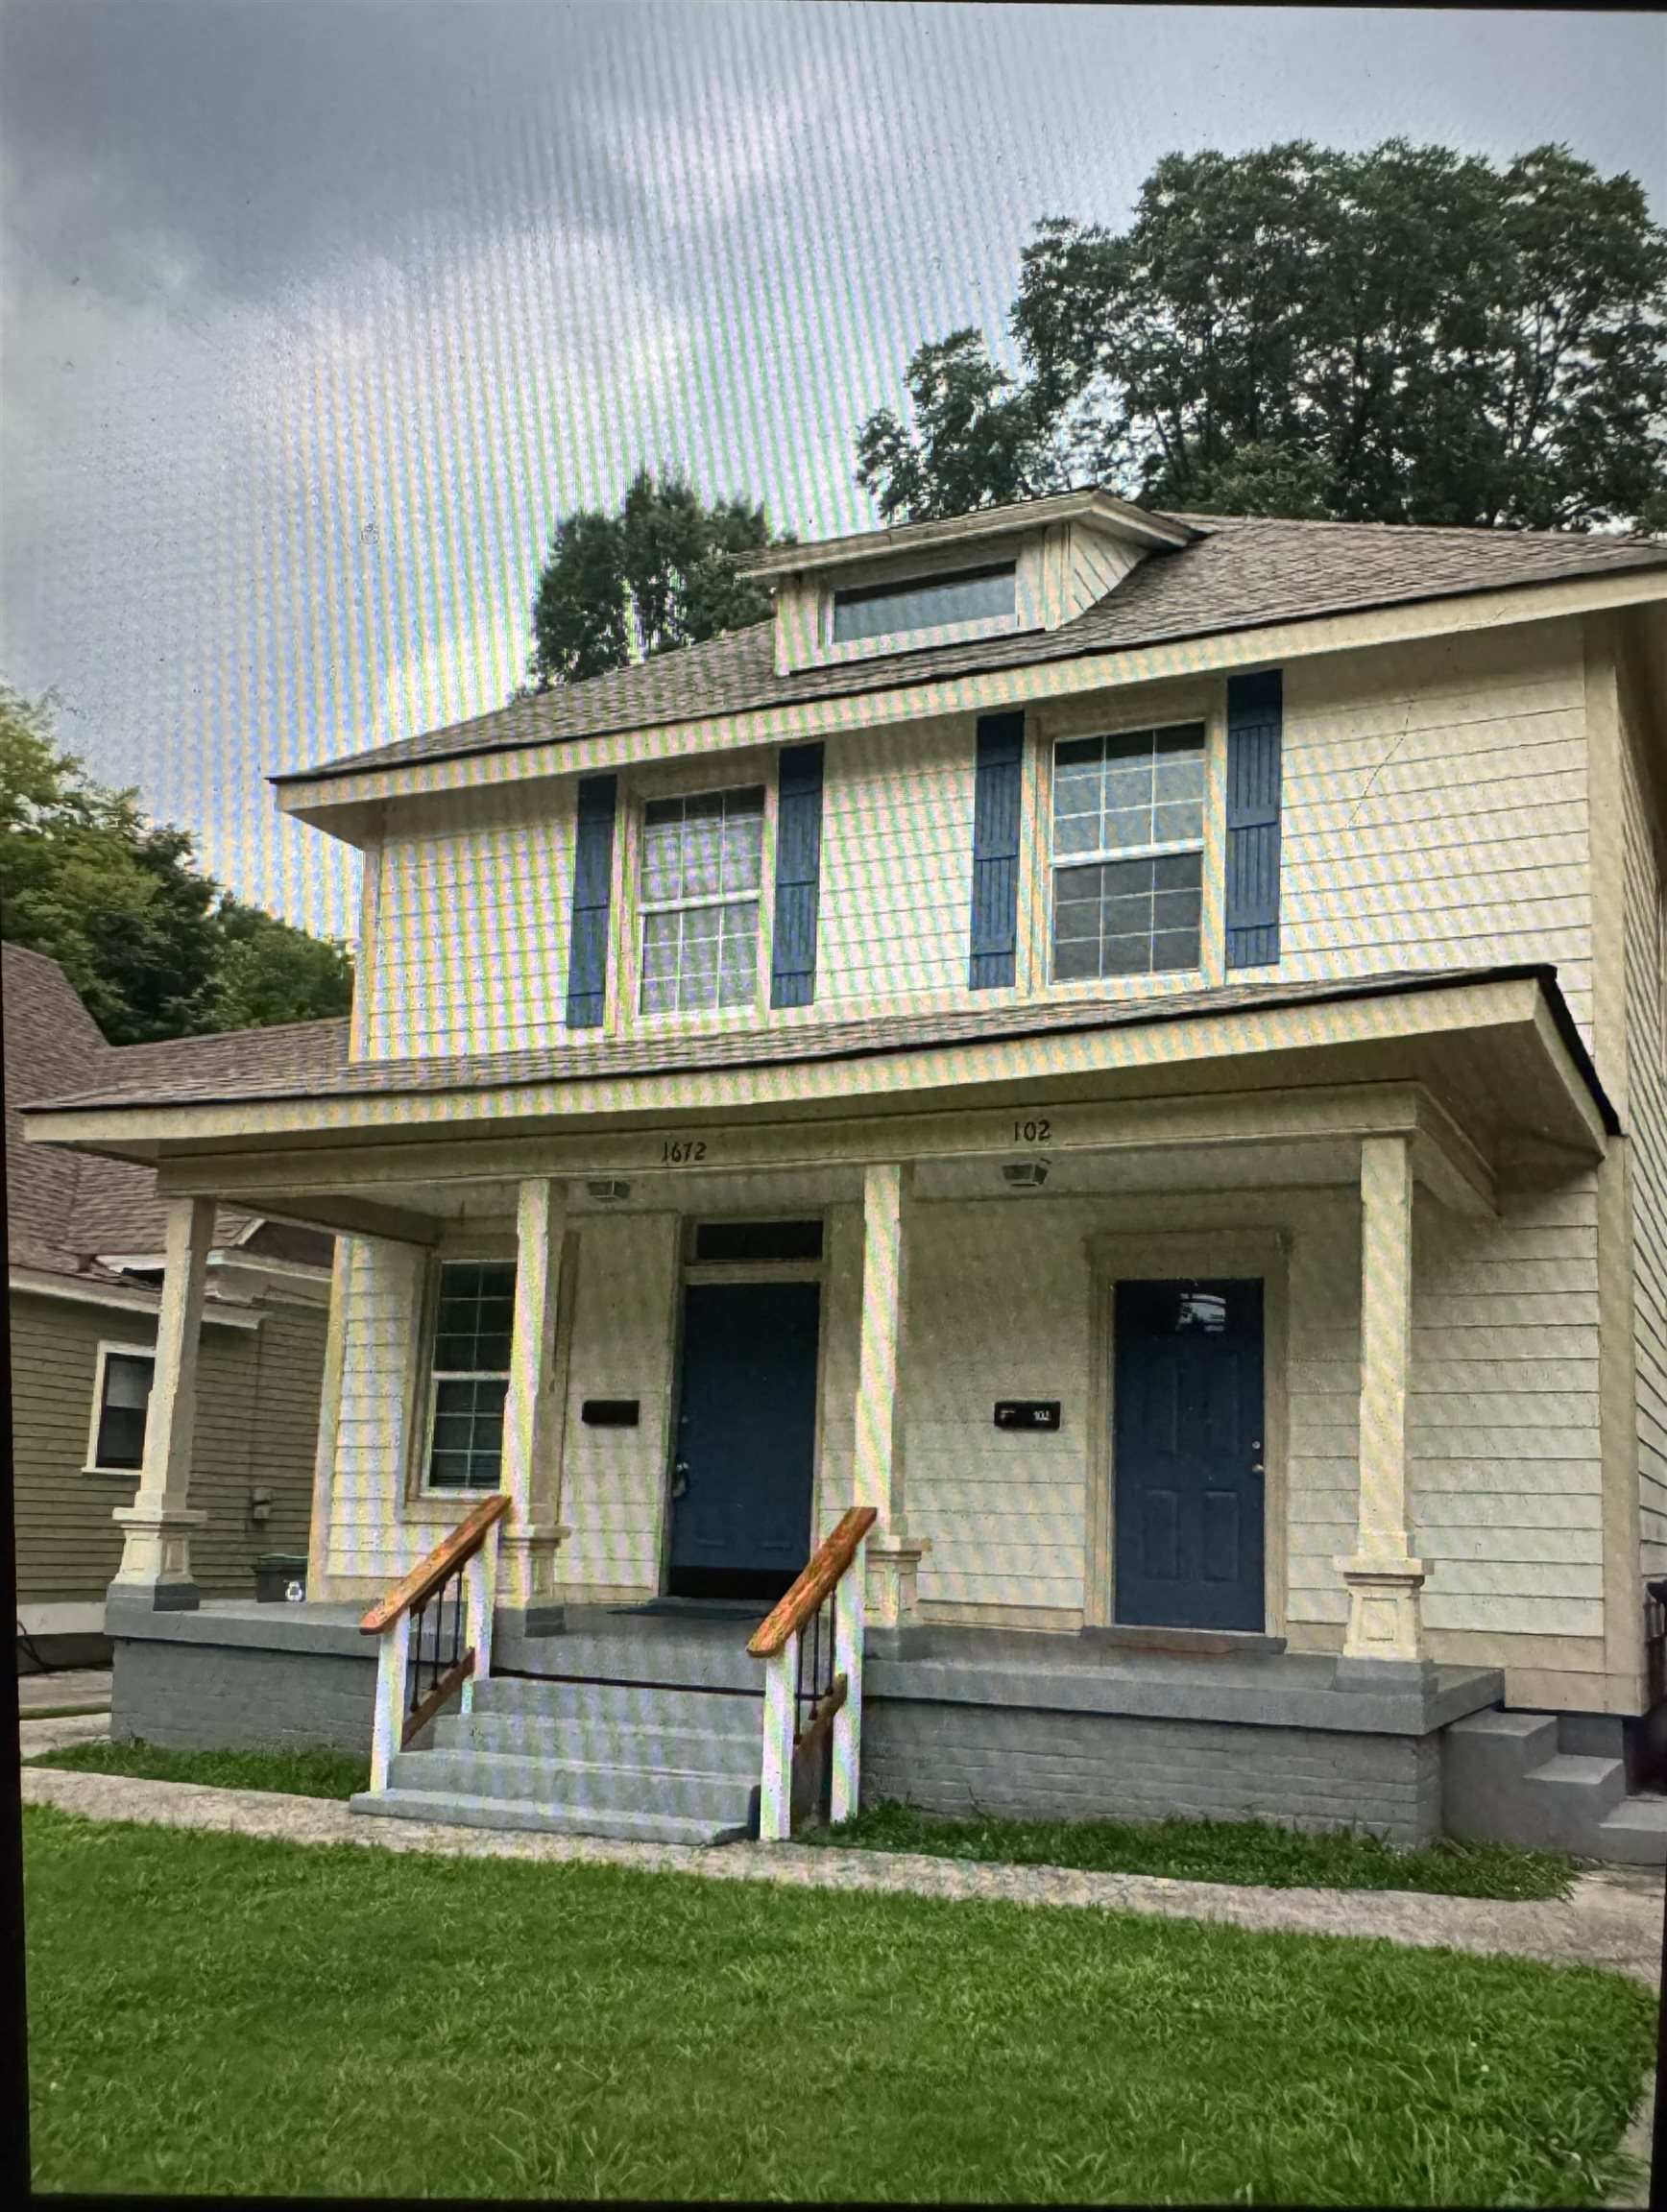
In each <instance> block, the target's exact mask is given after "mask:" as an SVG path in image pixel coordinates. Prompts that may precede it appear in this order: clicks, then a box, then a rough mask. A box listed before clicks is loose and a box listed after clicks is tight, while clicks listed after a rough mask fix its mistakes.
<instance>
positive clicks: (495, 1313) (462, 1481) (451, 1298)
mask: <svg viewBox="0 0 1667 2212" xmlns="http://www.w3.org/2000/svg"><path fill="white" fill-rule="evenodd" d="M514 1324H515V1262H514V1261H513V1260H461V1261H447V1262H446V1264H445V1265H444V1266H442V1268H441V1270H440V1296H439V1299H438V1301H437V1310H436V1313H435V1318H434V1358H433V1361H432V1376H433V1384H432V1387H433V1402H432V1418H431V1420H430V1423H429V1441H428V1483H429V1487H430V1488H431V1489H434V1490H495V1489H496V1488H497V1485H498V1479H499V1477H500V1475H501V1473H502V1470H503V1403H504V1399H505V1397H506V1396H507V1395H508V1392H509V1349H510V1336H511V1334H512V1331H513V1328H514Z"/></svg>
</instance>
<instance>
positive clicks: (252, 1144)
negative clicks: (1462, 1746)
mask: <svg viewBox="0 0 1667 2212" xmlns="http://www.w3.org/2000/svg"><path fill="white" fill-rule="evenodd" d="M192 1042H193V1043H194V1042H195V1041H192ZM208 1042H210V1043H212V1044H214V1045H215V1046H227V1045H230V1044H231V1043H232V1042H233V1040H231V1039H225V1038H220V1039H213V1040H209V1041H208ZM241 1042H242V1043H243V1045H244V1046H245V1050H244V1053H243V1055H242V1063H241V1066H238V1065H235V1064H234V1063H233V1062H232V1060H231V1059H230V1057H229V1056H227V1057H223V1056H221V1055H219V1054H216V1055H215V1057H214V1059H213V1061H212V1063H210V1064H207V1065H205V1064H203V1063H201V1062H197V1063H195V1064H194V1060H193V1056H192V1055H191V1054H189V1053H186V1052H185V1051H184V1050H183V1048H181V1064H180V1066H179V1068H178V1069H177V1070H173V1071H171V1077H170V1079H167V1080H161V1081H157V1080H153V1081H149V1082H146V1083H144V1084H142V1085H138V1086H135V1087H133V1088H132V1089H122V1090H116V1091H109V1090H107V1091H101V1092H98V1093H91V1094H83V1095H82V1096H80V1097H78V1098H72V1099H65V1100H58V1101H56V1102H54V1103H52V1104H50V1105H45V1104H42V1105H39V1106H36V1107H35V1108H34V1109H33V1110H32V1111H31V1113H30V1114H29V1117H28V1133H29V1136H30V1137H31V1138H32V1139H33V1140H35V1141H43V1140H44V1141H47V1142H58V1143H63V1144H70V1145H74V1146H77V1147H80V1148H83V1149H85V1150H89V1151H95V1152H103V1153H107V1154H113V1155H115V1156H116V1157H126V1158H129V1159H143V1160H149V1161H155V1162H157V1163H158V1165H159V1167H160V1173H161V1178H162V1183H163V1187H164V1189H165V1190H167V1191H168V1192H170V1193H173V1194H180V1193H182V1192H184V1191H186V1190H201V1191H203V1192H205V1193H206V1192H208V1191H210V1190H211V1191H212V1192H213V1194H214V1195H216V1196H219V1197H222V1198H226V1199H230V1198H231V1197H232V1196H233V1195H234V1194H235V1195H239V1196H245V1198H246V1202H247V1203H251V1204H258V1206H259V1210H260V1211H262V1212H263V1213H265V1214H268V1215H269V1217H270V1216H271V1215H272V1214H274V1213H275V1211H277V1212H278V1213H282V1211H283V1204H284V1201H283V1193H284V1192H285V1191H289V1192H292V1193H300V1192H302V1191H318V1190H325V1189H329V1190H334V1191H336V1192H338V1193H340V1192H344V1191H353V1190H359V1191H367V1190H370V1188H371V1187H372V1186H374V1185H377V1184H381V1185H388V1186H392V1185H399V1186H401V1187H403V1188H404V1190H406V1191H407V1192H408V1190H409V1188H410V1187H411V1186H412V1185H413V1184H414V1183H418V1182H421V1181H423V1180H425V1179H431V1180H432V1182H433V1183H434V1184H435V1185H436V1186H439V1185H442V1184H447V1183H456V1184H459V1185H461V1184H465V1183H470V1182H479V1181H480V1180H482V1179H483V1178H488V1179H490V1178H493V1177H503V1178H508V1179H513V1178H515V1177H517V1176H519V1175H527V1174H549V1175H573V1176H585V1175H597V1174H602V1175H610V1174H630V1173H634V1172H636V1173H644V1174H650V1175H652V1174H655V1173H657V1172H658V1169H659V1167H660V1166H662V1165H663V1163H661V1161H660V1150H661V1139H662V1138H663V1136H664V1133H665V1129H666V1126H667V1124H668V1123H671V1122H673V1121H675V1123H676V1124H677V1127H678V1129H679V1131H680V1133H684V1132H687V1131H688V1130H689V1127H690V1125H692V1126H693V1129H694V1132H695V1133H696V1134H698V1135H700V1136H702V1137H703V1138H704V1139H705V1140H707V1141H708V1142H710V1146H711V1150H710V1153H709V1152H708V1147H707V1143H703V1145H702V1152H701V1156H702V1157H703V1158H707V1159H709V1163H710V1165H711V1166H712V1167H713V1169H714V1170H716V1169H719V1168H721V1169H722V1170H723V1171H725V1172H742V1173H744V1172H749V1171H751V1170H752V1169H753V1168H755V1167H765V1166H771V1167H779V1166H804V1165H809V1164H810V1163H812V1162H815V1161H841V1160H843V1161H858V1160H860V1159H864V1158H881V1157H893V1156H895V1157H899V1158H901V1157H904V1156H905V1155H906V1156H908V1157H911V1158H927V1157H938V1156H942V1157H951V1156H954V1155H958V1154H970V1153H983V1152H987V1151H988V1150H989V1149H990V1148H991V1146H992V1145H996V1146H1000V1145H1001V1144H1003V1143H1005V1144H1006V1146H1007V1148H1008V1149H1009V1150H1010V1149H1011V1148H1012V1144H1013V1142H1015V1140H1014V1137H1013V1132H1012V1131H1011V1129H1010V1128H1007V1125H1006V1124H1005V1123H1003V1122H1002V1121H1001V1118H1000V1116H998V1115H994V1114H993V1113H992V1109H994V1108H998V1107H1007V1106H1010V1105H1011V1106H1019V1105H1023V1107H1024V1109H1025V1111H1026V1112H1038V1111H1040V1112H1046V1113H1049V1114H1050V1115H1051V1117H1052V1118H1051V1124H1050V1126H1051V1142H1052V1144H1053V1146H1054V1147H1055V1148H1058V1147H1060V1146H1063V1147H1065V1148H1066V1149H1076V1150H1097V1149H1107V1148H1110V1149H1114V1150H1115V1149H1123V1148H1134V1149H1148V1150H1149V1149H1151V1148H1153V1147H1156V1148H1158V1149H1161V1150H1169V1149H1172V1148H1174V1147H1176V1146H1180V1147H1183V1148H1184V1147H1187V1146H1189V1145H1190V1146H1194V1147H1196V1146H1197V1145H1199V1144H1210V1143H1214V1142H1229V1143H1234V1144H1239V1145H1244V1144H1246V1143H1248V1142H1253V1141H1254V1142H1264V1143H1273V1144H1275V1145H1284V1144H1289V1143H1291V1142H1297V1143H1317V1142H1329V1141H1341V1140H1347V1139H1350V1138H1352V1137H1353V1136H1358V1135H1361V1134H1365V1133H1370V1132H1372V1131H1381V1130H1383V1129H1386V1128H1389V1127H1394V1128H1403V1127H1405V1128H1407V1129H1408V1130H1413V1129H1416V1130H1418V1131H1419V1132H1420V1133H1421V1139H1420V1153H1421V1155H1429V1156H1430V1158H1431V1162H1432V1168H1431V1171H1432V1174H1434V1173H1436V1172H1438V1171H1439V1169H1438V1167H1437V1165H1436V1162H1437V1156H1445V1158H1446V1160H1447V1163H1448V1166H1449V1168H1450V1169H1451V1170H1452V1172H1451V1173H1450V1174H1448V1176H1447V1179H1446V1180H1447V1187H1448V1189H1449V1190H1451V1191H1452V1193H1453V1194H1454V1195H1455V1197H1456V1198H1460V1199H1462V1198H1463V1197H1465V1196H1466V1194H1468V1195H1469V1196H1471V1197H1474V1198H1476V1199H1478V1200H1479V1201H1480V1202H1482V1203H1484V1204H1487V1205H1491V1203H1492V1202H1493V1200H1492V1191H1493V1179H1494V1176H1495V1173H1496V1172H1498V1171H1500V1169H1501V1162H1502V1159H1503V1154H1504V1151H1505V1150H1507V1149H1508V1148H1509V1147H1510V1144H1512V1143H1520V1144H1526V1145H1529V1146H1534V1145H1538V1146H1540V1147H1549V1150H1550V1154H1551V1157H1552V1160H1553V1164H1554V1165H1557V1164H1558V1163H1560V1165H1561V1167H1562V1169H1563V1170H1565V1171H1566V1170H1567V1168H1569V1167H1570V1166H1576V1167H1578V1166H1582V1165H1584V1164H1587V1163H1589V1162H1591V1161H1593V1160H1595V1159H1596V1158H1598V1157H1599V1156H1600V1155H1601V1153H1602V1151H1603V1149H1604V1143H1605V1138H1606V1134H1613V1133H1615V1132H1616V1130H1617V1128H1618V1122H1617V1119H1616V1117H1615V1114H1614V1110H1613V1108H1612V1107H1611V1106H1610V1104H1609V1102H1608V1100H1607V1098H1606V1097H1605V1095H1604V1093H1603V1090H1602V1087H1601V1085H1600V1084H1599V1081H1598V1078H1597V1075H1596V1072H1595V1070H1593V1067H1592V1064H1591V1061H1590V1058H1589V1056H1588V1055H1587V1053H1586V1050H1585V1047H1584V1046H1583V1044H1582V1041H1581V1037H1580V1034H1579V1031H1578V1030H1577V1028H1576V1027H1575V1024H1574V1022H1573V1020H1572V1018H1571V1017H1570V1015H1569V1012H1568V1009H1567V1007H1566V1005H1565V1003H1564V1001H1563V998H1562V996H1561V994H1560V992H1559V991H1558V985H1557V979H1556V973H1555V971H1554V970H1552V969H1550V968H1546V967H1536V966H1522V967H1496V968H1471V969H1457V970H1451V969H1450V970H1431V971H1424V972H1419V973H1413V974H1390V975H1381V976H1375V977H1369V978H1368V977H1362V978H1356V979H1352V980H1348V981H1335V980H1334V981H1329V982H1311V983H1301V984H1286V985H1283V986H1275V985H1268V984H1262V985H1249V984H1240V985H1234V986H1231V987H1228V988H1227V989H1224V990H1215V991H1209V992H1185V993H1164V994H1161V995H1157V994H1154V995H1149V996H1147V997H1144V998H1123V999H1119V1000H1116V1001H1107V1000H1104V999H1087V1000H1082V999H1078V1000H1075V1001H1071V1002H1065V1003H1054V1004H1050V1005H1041V1006H1038V1005H1013V1004H1008V1005H1006V1006H1003V1007H994V1008H978V1009H949V1010H940V1011H937V1012H923V1013H918V1014H908V1015H900V1016H889V1017H884V1018H871V1019H868V1020H865V1021H858V1022H816V1023H804V1024H800V1023H793V1024H791V1025H786V1024H784V1025H783V1026H781V1027H780V1028H772V1029H769V1030H765V1031H761V1030H760V1029H759V1028H758V1027H757V1026H753V1027H750V1028H745V1029H743V1028H740V1027H738V1026H737V1027H735V1028H730V1029H727V1030H722V1031H715V1030H712V1031H706V1032H704V1033H700V1034H697V1035H687V1036H682V1037H679V1038H677V1039H674V1040H673V1039H666V1038H664V1036H662V1037H661V1038H658V1039H653V1040H649V1039H643V1038H623V1039H616V1040H610V1041H600V1042H597V1043H595V1044H587V1045H582V1046H562V1047H560V1048H553V1049H548V1050H542V1051H535V1052H515V1053H494V1054H489V1055H482V1056H476V1057H461V1058H448V1059H445V1060H433V1059H430V1060H422V1061H413V1060H403V1061H386V1060H380V1061H360V1062H354V1063H349V1062H347V1061H346V1060H345V1058H343V1057H341V1056H340V1054H339V1053H338V1051H337V1049H336V1048H335V1045H334V1042H333V1040H327V1039H326V1040H321V1043H322V1044H323V1045H324V1046H326V1049H324V1050H321V1051H320V1052H319V1053H318V1056H317V1058H316V1059H312V1060H311V1061H310V1062H309V1060H308V1058H307V1056H306V1055H304V1054H297V1053H296V1052H295V1051H294V1049H293V1046H294V1033H292V1034H291V1037H290V1039H289V1040H288V1041H287V1042H282V1041H280V1048H279V1050H278V1052H277V1053H275V1054H273V1055H272V1056H271V1057H270V1058H267V1059H266V1060H265V1064H264V1065H263V1053H262V1045H261V1039H260V1036H259V1033H258V1032H254V1033H252V1034H250V1035H248V1036H247V1037H246V1038H244V1039H243V1040H241ZM157 1072H158V1074H161V1073H162V1072H163V1071H162V1070H161V1069H160V1068H158V1070H157ZM702 1120H704V1122H705V1126H704V1128H703V1127H702V1126H701V1122H702ZM1003 1129H1006V1136H1005V1137H1003ZM686 1180H687V1178H686ZM1461 1187H1462V1188H1461ZM390 1194H392V1192H391V1191H390ZM409 1202H410V1201H409V1198H408V1196H407V1197H406V1198H404V1199H403V1200H402V1203H406V1204H408V1203H409ZM363 1211H364V1210H363V1209H362V1208H361V1213H363ZM289 1217H293V1218H301V1217H302V1214H296V1213H294V1212H293V1211H292V1212H291V1214H290V1215H289ZM305 1217H306V1218H309V1219H311V1218H317V1219H319V1220H321V1221H322V1220H324V1218H325V1215H324V1214H317V1213H316V1212H314V1213H307V1214H305ZM330 1225H332V1226H334V1227H336V1228H347V1229H353V1228H355V1227H361V1228H362V1229H363V1231H364V1233H366V1234H400V1233H406V1232H408V1231H409V1230H410V1229H411V1224H410V1223H408V1222H407V1223H405V1224H404V1225H403V1227H401V1225H400V1224H398V1223H392V1222H379V1221H378V1220H377V1219H373V1218H372V1217H371V1215H370V1214H365V1218H364V1219H363V1220H362V1221H360V1220H359V1218H358V1216H356V1215H355V1216H354V1218H353V1219H349V1218H347V1216H346V1215H345V1214H341V1213H340V1210H339V1208H338V1212H337V1214H335V1215H332V1216H331V1217H330Z"/></svg>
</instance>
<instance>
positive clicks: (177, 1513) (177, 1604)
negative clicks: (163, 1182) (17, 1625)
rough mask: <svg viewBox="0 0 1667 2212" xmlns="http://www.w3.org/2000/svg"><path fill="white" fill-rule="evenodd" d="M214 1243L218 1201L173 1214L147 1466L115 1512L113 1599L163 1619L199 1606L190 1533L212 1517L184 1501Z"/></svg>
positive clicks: (185, 1206)
mask: <svg viewBox="0 0 1667 2212" xmlns="http://www.w3.org/2000/svg"><path fill="white" fill-rule="evenodd" d="M213 1237H214V1201H213V1199H212V1198H176V1199H175V1200H174V1201H173V1203H172V1204H171V1205H170V1206H169V1208H168V1228H167V1245H166V1251H167V1262H166V1270H165V1272H164V1274H163V1277H162V1310H161V1312H160V1314H159V1315H158V1316H157V1358H156V1368H155V1373H154V1378H153V1381H152V1383H151V1402H150V1407H149V1409H148V1411H147V1413H146V1415H145V1453H144V1459H143V1461H142V1463H141V1465H140V1468H139V1486H138V1489H137V1490H136V1491H135V1492H134V1494H133V1503H132V1504H131V1505H118V1506H117V1507H116V1508H115V1518H116V1520H117V1521H118V1522H120V1523H121V1525H122V1527H124V1528H125V1529H126V1531H127V1534H126V1538H125V1541H124V1542H123V1545H122V1563H121V1566H120V1567H119V1568H118V1569H117V1570H116V1578H115V1580H114V1581H113V1582H112V1583H111V1584H110V1596H111V1597H112V1598H116V1599H121V1600H122V1601H123V1602H126V1603H130V1604H133V1603H137V1604H140V1605H149V1606H151V1607H152V1608H153V1609H155V1610H156V1611H157V1612H185V1611H188V1610H189V1609H190V1608H191V1607H193V1606H195V1605H196V1604H197V1603H198V1602H199V1596H198V1590H197V1585H196V1584H195V1583H194V1582H193V1581H192V1579H191V1530H192V1529H193V1528H198V1527H202V1525H203V1523H204V1521H205V1519H206V1518H207V1516H206V1515H205V1514H204V1513H201V1512H198V1511H196V1510H195V1509H194V1508H193V1507H192V1506H190V1505H189V1504H188V1503H186V1500H187V1497H188V1494H189V1491H190V1487H191V1435H192V1430H193V1428H194V1426H195V1416H196V1410H197V1345H198V1340H199V1338H200V1337H201V1335H202V1334H203V1289H204V1285H205V1282H206V1279H207V1269H208V1247H209V1244H210V1243H211V1242H212V1240H213Z"/></svg>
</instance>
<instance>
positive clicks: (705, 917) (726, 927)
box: [638, 785, 764, 1014]
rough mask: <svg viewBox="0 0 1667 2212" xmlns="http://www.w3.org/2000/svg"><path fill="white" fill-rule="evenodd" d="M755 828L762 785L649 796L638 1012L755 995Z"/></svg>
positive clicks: (758, 839) (742, 1000) (758, 844)
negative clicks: (674, 796) (690, 794)
mask: <svg viewBox="0 0 1667 2212" xmlns="http://www.w3.org/2000/svg"><path fill="white" fill-rule="evenodd" d="M763 831H764V793H763V787H762V786H761V785H758V786H754V787H751V788H749V789H746V790H741V791H708V792H703V793H701V794H700V795H699V796H698V797H695V798H687V799H651V800H649V802H648V804H647V805H646V806H645V807H644V809H643V814H642V861H641V871H640V883H639V892H638V903H639V906H640V912H641V917H642V959H641V987H640V1009H641V1011H642V1012H643V1013H644V1014H686V1013H691V1012H693V1011H695V1010H697V1009H699V1008H702V1007H708V1006H750V1005H752V1004H753V1003H754V1001H755V999H756V998H757V997H758V988H759V882H760V872H761V861H762V854H763Z"/></svg>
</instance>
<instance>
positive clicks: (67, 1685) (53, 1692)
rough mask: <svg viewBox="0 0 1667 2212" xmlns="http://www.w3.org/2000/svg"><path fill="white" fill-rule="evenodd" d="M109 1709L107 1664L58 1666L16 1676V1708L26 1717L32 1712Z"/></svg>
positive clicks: (105, 1710) (106, 1711) (100, 1710)
mask: <svg viewBox="0 0 1667 2212" xmlns="http://www.w3.org/2000/svg"><path fill="white" fill-rule="evenodd" d="M109 1709H110V1671H109V1668H108V1667H57V1668H54V1669H53V1670H52V1671H51V1672H50V1673H47V1674H19V1675H18V1677H17V1711H18V1714H19V1716H20V1717H21V1718H22V1719H25V1720H27V1719H29V1717H30V1716H31V1714H45V1713H86V1712H97V1713H108V1712H109Z"/></svg>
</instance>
